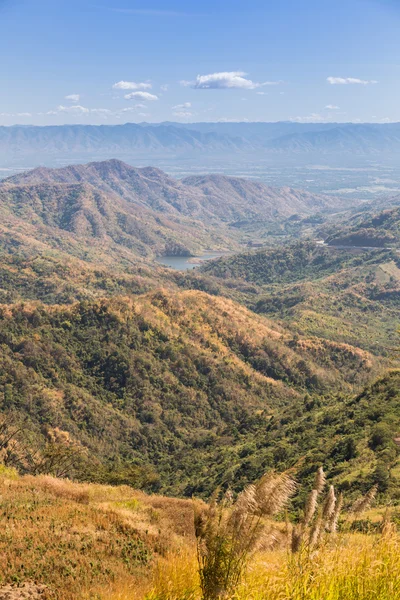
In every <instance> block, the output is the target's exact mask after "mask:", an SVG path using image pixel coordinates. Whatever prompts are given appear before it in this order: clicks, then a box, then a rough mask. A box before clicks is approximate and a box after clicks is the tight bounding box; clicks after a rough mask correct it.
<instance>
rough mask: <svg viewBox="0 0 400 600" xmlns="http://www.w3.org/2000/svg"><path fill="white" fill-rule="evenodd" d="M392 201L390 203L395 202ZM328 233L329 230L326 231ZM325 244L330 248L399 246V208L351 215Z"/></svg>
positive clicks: (332, 232) (329, 235)
mask: <svg viewBox="0 0 400 600" xmlns="http://www.w3.org/2000/svg"><path fill="white" fill-rule="evenodd" d="M395 201H396V199H393V200H392V202H395ZM328 231H329V229H328ZM326 243H327V244H329V245H331V246H374V247H377V248H384V247H394V248H398V247H399V246H400V207H396V208H388V209H386V210H383V211H381V212H376V211H370V212H369V213H367V214H365V212H362V213H359V214H357V213H356V214H355V215H352V217H351V218H349V219H347V220H346V224H345V225H344V224H343V223H341V224H340V225H339V226H337V227H336V228H333V231H330V232H329V234H328V237H327V238H326Z"/></svg>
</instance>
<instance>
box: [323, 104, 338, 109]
mask: <svg viewBox="0 0 400 600" xmlns="http://www.w3.org/2000/svg"><path fill="white" fill-rule="evenodd" d="M325 108H326V109H327V110H340V106H335V105H334V104H327V105H326V106H325Z"/></svg>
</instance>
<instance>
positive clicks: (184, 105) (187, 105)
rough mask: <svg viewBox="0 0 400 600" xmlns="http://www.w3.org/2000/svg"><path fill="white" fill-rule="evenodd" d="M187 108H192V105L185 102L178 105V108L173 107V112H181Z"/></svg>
mask: <svg viewBox="0 0 400 600" xmlns="http://www.w3.org/2000/svg"><path fill="white" fill-rule="evenodd" d="M185 108H192V103H191V102H184V103H183V104H177V105H176V106H173V107H172V110H181V109H185Z"/></svg>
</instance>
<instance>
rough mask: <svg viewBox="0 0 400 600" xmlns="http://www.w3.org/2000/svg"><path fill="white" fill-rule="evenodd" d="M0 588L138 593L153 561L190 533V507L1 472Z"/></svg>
mask: <svg viewBox="0 0 400 600" xmlns="http://www.w3.org/2000/svg"><path fill="white" fill-rule="evenodd" d="M0 498H1V502H0V586H1V585H2V584H3V585H4V584H7V583H16V584H18V583H20V582H24V581H35V582H38V583H43V584H46V585H47V586H48V587H49V597H51V598H56V599H57V600H78V599H79V598H93V599H94V598H104V597H107V596H104V590H105V589H111V588H112V586H113V584H114V583H115V582H118V584H119V585H121V582H124V585H125V586H128V588H129V589H132V588H134V589H140V581H141V580H143V581H147V580H149V578H150V575H149V574H150V572H151V570H152V566H153V564H154V562H155V560H156V558H157V557H159V556H162V555H163V554H165V553H167V552H168V551H170V550H171V549H174V550H175V551H178V549H179V548H180V547H181V546H182V545H184V544H185V543H187V542H186V540H188V539H189V538H190V537H192V536H193V533H192V530H193V517H192V512H191V502H190V501H184V500H175V499H172V498H171V499H168V498H161V497H158V496H154V497H151V496H146V495H145V494H143V493H140V492H135V491H134V490H132V489H131V488H129V487H127V486H122V487H111V486H101V485H93V484H77V483H72V482H70V481H68V480H59V479H55V478H53V477H49V476H40V477H32V476H27V477H18V475H17V474H16V473H15V471H12V470H8V469H4V468H3V469H2V470H1V472H0Z"/></svg>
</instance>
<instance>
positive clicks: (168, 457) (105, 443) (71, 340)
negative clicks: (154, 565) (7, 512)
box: [0, 291, 381, 494]
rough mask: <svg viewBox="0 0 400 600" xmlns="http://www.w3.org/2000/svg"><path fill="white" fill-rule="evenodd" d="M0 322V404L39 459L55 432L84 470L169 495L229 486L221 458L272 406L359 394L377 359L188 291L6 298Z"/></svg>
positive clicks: (236, 471) (235, 477) (275, 410)
mask: <svg viewBox="0 0 400 600" xmlns="http://www.w3.org/2000/svg"><path fill="white" fill-rule="evenodd" d="M0 317H1V318H0V341H1V355H0V363H1V373H2V375H1V392H0V406H1V409H2V411H3V413H4V414H7V415H9V418H10V415H12V414H17V415H19V418H21V417H23V416H24V418H25V423H24V426H23V429H24V431H25V435H24V437H25V438H26V436H28V437H30V439H31V442H30V443H31V444H32V443H33V446H34V447H37V448H39V450H38V451H39V454H40V452H42V451H43V448H44V444H45V443H46V439H48V435H49V431H51V430H52V429H54V428H58V429H60V430H61V431H66V432H68V436H70V438H71V440H73V441H74V443H76V444H80V445H81V446H82V448H83V449H84V451H85V452H86V453H88V457H89V462H88V464H87V466H86V467H85V470H84V475H83V476H84V477H89V478H92V479H93V478H94V479H95V480H100V481H102V480H104V481H109V482H112V481H120V480H122V481H123V482H124V481H125V482H130V483H133V484H135V485H144V486H148V487H150V489H158V488H159V487H160V488H161V489H163V490H168V491H170V492H174V493H178V494H191V493H192V491H194V490H197V491H198V492H199V493H200V492H201V493H208V492H210V491H212V489H213V488H214V487H215V486H216V484H217V483H218V482H219V481H220V480H221V478H222V479H223V480H224V481H225V482H227V481H228V480H229V481H230V482H231V483H232V484H233V485H234V486H237V485H239V482H240V481H242V480H244V479H243V478H244V477H245V475H244V473H243V472H242V471H241V470H240V464H241V461H240V460H239V462H238V463H237V464H236V466H235V467H234V468H233V469H232V463H229V462H227V460H228V456H229V454H230V452H232V451H234V450H235V449H236V450H235V451H236V452H238V453H240V450H239V448H240V447H241V446H242V445H243V444H246V443H248V442H249V440H250V439H252V437H253V436H254V435H255V433H257V432H262V431H263V430H265V427H266V426H267V424H268V423H269V421H270V419H271V417H272V415H276V417H278V415H279V414H280V413H281V411H282V409H283V407H285V406H291V407H292V409H293V410H295V407H296V406H299V405H302V403H303V399H304V394H309V395H311V396H312V397H314V396H316V397H321V396H322V395H324V394H327V393H329V394H332V393H333V390H338V391H339V390H341V391H342V392H343V393H350V392H351V391H352V390H354V389H360V387H361V386H362V385H363V384H365V383H366V382H367V381H369V380H370V378H371V377H373V375H374V373H376V372H377V370H378V369H379V367H380V364H381V363H380V361H379V360H378V359H376V358H374V357H373V356H372V355H371V354H369V353H368V352H365V351H361V350H359V349H358V348H353V347H351V346H349V345H347V344H339V343H334V342H328V341H323V340H319V339H316V338H313V337H304V338H301V339H296V340H294V339H293V336H292V334H291V333H290V332H289V331H288V330H285V329H282V328H281V327H279V326H278V325H276V324H274V323H273V322H271V321H268V320H266V319H265V317H263V316H257V315H255V314H254V313H251V312H249V311H248V310H246V309H245V308H243V307H242V306H240V305H238V304H235V303H233V302H231V301H229V300H226V299H221V298H216V297H212V296H209V295H207V294H204V293H200V292H192V291H189V292H181V293H176V292H167V291H163V292H161V291H160V292H152V293H150V294H148V295H145V296H140V297H137V298H136V299H134V298H132V297H131V298H128V297H125V298H114V299H110V300H96V301H90V302H88V301H82V302H80V303H77V304H73V305H72V306H70V307H62V306H50V307H46V306H44V305H42V304H38V303H35V304H31V303H23V304H19V305H18V304H17V305H3V306H2V307H1V315H0ZM25 443H26V442H25ZM35 445H36V446H35ZM40 449H42V450H40ZM225 457H226V460H225ZM17 462H18V461H17ZM24 464H25V463H24V461H22V462H21V464H19V466H20V467H21V468H24ZM228 464H230V467H229V470H228V471H227V467H228ZM268 464H270V463H268ZM172 465H174V467H173V468H172ZM271 465H272V463H271ZM265 466H266V464H264V467H265Z"/></svg>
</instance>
